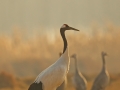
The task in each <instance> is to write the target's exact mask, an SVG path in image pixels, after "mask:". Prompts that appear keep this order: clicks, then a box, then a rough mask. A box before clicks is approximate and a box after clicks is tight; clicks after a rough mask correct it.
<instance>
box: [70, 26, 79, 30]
mask: <svg viewBox="0 0 120 90" xmlns="http://www.w3.org/2000/svg"><path fill="white" fill-rule="evenodd" d="M69 30H75V31H80V30H78V29H76V28H73V27H69Z"/></svg>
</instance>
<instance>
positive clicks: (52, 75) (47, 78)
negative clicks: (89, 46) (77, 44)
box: [34, 50, 70, 90]
mask: <svg viewBox="0 0 120 90" xmlns="http://www.w3.org/2000/svg"><path fill="white" fill-rule="evenodd" d="M69 63H70V60H69V57H68V50H66V52H65V53H64V54H63V55H62V56H61V57H60V58H59V60H57V61H56V62H55V63H54V64H52V65H51V66H49V67H48V68H47V69H45V70H44V71H43V72H41V73H40V74H39V75H38V76H37V78H36V79H35V81H34V83H39V82H40V81H41V82H42V83H43V85H44V86H43V90H49V89H50V88H54V89H55V90H56V88H57V87H56V86H60V85H61V83H62V82H63V81H64V80H65V77H66V74H67V73H68V69H69ZM51 81H52V82H53V83H51ZM54 89H53V90H54Z"/></svg>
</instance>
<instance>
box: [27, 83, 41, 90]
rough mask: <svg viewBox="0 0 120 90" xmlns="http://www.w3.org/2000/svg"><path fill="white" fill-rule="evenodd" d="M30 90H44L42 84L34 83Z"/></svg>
mask: <svg viewBox="0 0 120 90" xmlns="http://www.w3.org/2000/svg"><path fill="white" fill-rule="evenodd" d="M28 90H43V89H42V82H40V83H32V84H31V85H30V87H29V89H28Z"/></svg>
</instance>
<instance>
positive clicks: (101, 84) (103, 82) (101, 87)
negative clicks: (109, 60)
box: [91, 51, 109, 90]
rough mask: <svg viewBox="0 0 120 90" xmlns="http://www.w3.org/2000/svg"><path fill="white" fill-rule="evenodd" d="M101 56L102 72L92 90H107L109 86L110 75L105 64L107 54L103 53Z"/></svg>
mask: <svg viewBox="0 0 120 90" xmlns="http://www.w3.org/2000/svg"><path fill="white" fill-rule="evenodd" d="M101 56H102V61H103V66H102V70H101V72H100V74H99V75H98V76H97V77H96V79H95V81H94V83H93V86H92V89H91V90H105V88H106V87H107V85H108V84H109V74H108V71H107V68H106V63H105V56H107V53H105V52H103V51H102V52H101Z"/></svg>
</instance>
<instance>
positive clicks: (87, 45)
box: [0, 24, 120, 90]
mask: <svg viewBox="0 0 120 90" xmlns="http://www.w3.org/2000/svg"><path fill="white" fill-rule="evenodd" d="M83 31H84V29H83V30H81V31H80V32H77V33H76V32H75V33H74V32H72V31H70V32H66V36H67V39H68V44H69V54H70V55H72V54H73V53H76V54H77V58H78V67H79V69H80V71H81V72H82V73H83V75H84V76H85V77H86V79H87V81H88V90H90V88H91V86H92V83H93V80H94V79H95V77H96V75H98V74H99V72H100V71H101V68H102V60H101V51H105V52H107V53H108V56H107V57H106V64H107V68H108V72H109V74H110V84H109V86H108V87H107V89H106V90H120V55H119V54H120V27H117V26H114V25H112V24H110V25H106V26H105V27H104V28H101V27H96V26H94V27H91V29H90V30H89V32H88V33H87V32H83ZM28 33H29V32H28V31H25V30H21V29H15V30H13V33H12V34H11V35H7V34H3V35H2V34H1V35H0V90H27V89H28V87H29V85H30V84H31V83H32V82H33V81H34V79H35V77H36V76H37V75H38V74H39V73H40V72H41V71H42V70H44V69H45V68H47V67H48V66H49V65H51V64H52V63H54V62H55V61H56V60H57V59H58V58H59V52H62V48H63V42H62V39H61V37H60V34H59V29H58V30H57V32H55V35H53V36H51V35H49V34H51V32H49V31H48V33H47V34H46V33H45V32H38V33H37V32H36V33H35V34H34V36H31V37H30V35H29V34H28ZM73 74H74V60H73V59H71V64H70V70H69V73H68V77H67V78H68V85H67V89H66V90H74V87H73V86H72V82H71V78H72V76H73Z"/></svg>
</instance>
